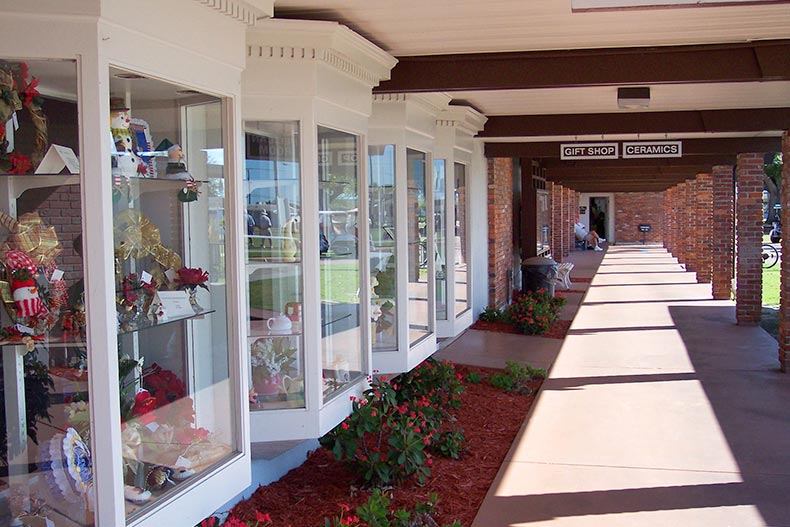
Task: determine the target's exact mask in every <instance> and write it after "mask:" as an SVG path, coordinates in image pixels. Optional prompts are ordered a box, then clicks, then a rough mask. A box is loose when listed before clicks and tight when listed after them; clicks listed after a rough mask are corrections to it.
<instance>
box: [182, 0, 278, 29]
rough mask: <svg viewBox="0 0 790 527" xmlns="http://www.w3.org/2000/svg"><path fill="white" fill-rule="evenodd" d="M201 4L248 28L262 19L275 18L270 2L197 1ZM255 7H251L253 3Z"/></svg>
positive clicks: (268, 0) (255, 0)
mask: <svg viewBox="0 0 790 527" xmlns="http://www.w3.org/2000/svg"><path fill="white" fill-rule="evenodd" d="M195 1H196V2H197V3H199V4H203V5H204V6H206V7H209V8H211V9H213V10H214V11H219V12H220V13H222V14H223V15H226V16H229V17H231V18H233V19H234V20H238V21H239V22H242V23H244V24H246V25H248V26H254V25H255V24H256V23H257V22H258V20H259V19H261V18H271V17H272V16H274V2H273V1H270V0H263V1H262V0H249V2H247V1H242V0H195ZM250 2H252V3H254V5H251V3H250Z"/></svg>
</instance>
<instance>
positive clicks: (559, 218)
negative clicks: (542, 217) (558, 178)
mask: <svg viewBox="0 0 790 527" xmlns="http://www.w3.org/2000/svg"><path fill="white" fill-rule="evenodd" d="M547 185H548V186H550V187H551V256H552V258H554V260H556V261H557V262H561V261H562V255H563V252H564V251H563V247H564V246H565V243H566V241H565V239H566V237H567V236H568V234H567V230H566V226H565V221H566V218H565V215H566V214H567V209H566V208H565V199H564V198H565V192H563V186H562V185H558V184H556V183H547Z"/></svg>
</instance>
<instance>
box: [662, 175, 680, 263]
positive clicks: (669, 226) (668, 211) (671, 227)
mask: <svg viewBox="0 0 790 527" xmlns="http://www.w3.org/2000/svg"><path fill="white" fill-rule="evenodd" d="M675 192H677V186H675V187H671V188H668V189H667V190H665V191H664V218H665V219H664V221H665V222H666V227H665V228H664V232H666V238H664V247H666V249H667V251H669V254H673V253H674V251H675V206H674V199H675Z"/></svg>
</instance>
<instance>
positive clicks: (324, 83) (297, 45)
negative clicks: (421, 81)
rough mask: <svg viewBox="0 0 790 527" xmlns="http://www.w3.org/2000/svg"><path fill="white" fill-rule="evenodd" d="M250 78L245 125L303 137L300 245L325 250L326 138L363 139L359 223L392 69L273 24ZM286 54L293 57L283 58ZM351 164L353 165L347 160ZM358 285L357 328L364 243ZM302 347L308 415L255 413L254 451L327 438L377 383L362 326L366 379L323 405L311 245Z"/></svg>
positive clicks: (363, 307)
mask: <svg viewBox="0 0 790 527" xmlns="http://www.w3.org/2000/svg"><path fill="white" fill-rule="evenodd" d="M247 44H248V56H247V68H246V69H245V71H244V74H243V84H242V93H243V119H244V122H245V123H246V122H259V121H266V122H296V123H298V129H299V131H300V132H299V133H300V149H299V150H300V165H301V182H302V183H301V210H302V218H301V221H300V225H301V227H300V229H301V236H302V240H320V237H321V230H320V228H319V211H320V207H321V205H320V200H319V190H318V188H319V162H320V161H319V158H318V157H319V156H318V150H319V140H318V135H319V128H323V129H331V130H335V131H338V132H342V133H346V134H350V135H352V136H355V137H356V138H357V147H356V148H357V151H356V154H357V155H356V161H355V162H356V167H357V172H356V174H357V178H358V186H357V192H358V199H359V210H358V212H357V214H358V216H359V217H364V218H366V217H367V201H366V199H365V196H367V165H366V162H365V159H366V156H365V155H364V153H365V152H366V151H367V143H368V141H367V133H368V117H369V115H370V113H371V101H372V94H371V93H372V88H373V86H374V85H376V84H378V82H379V81H381V80H384V79H387V78H389V71H390V69H391V68H392V67H393V66H394V64H395V59H393V58H392V57H391V56H389V55H388V54H387V53H385V52H384V51H382V50H381V49H379V48H378V47H376V46H374V45H372V44H371V43H369V42H367V41H366V40H364V39H363V38H362V37H360V36H358V35H356V34H355V33H353V32H352V31H350V30H349V29H347V28H345V27H343V26H340V25H338V24H334V23H328V22H315V21H296V20H270V21H266V22H265V23H262V24H260V25H259V26H258V27H256V28H254V29H252V30H250V31H249V32H248V37H247ZM281 49H288V50H289V52H288V53H286V54H283V53H280V51H279V50H281ZM343 162H344V163H349V162H353V161H351V158H350V157H348V156H347V159H346V158H344V161H343ZM357 229H358V232H357V239H358V240H366V239H367V236H368V228H367V224H366V222H365V223H357ZM357 247H358V259H359V266H360V270H361V278H360V284H359V290H358V298H359V305H360V310H359V311H360V312H359V319H360V320H366V319H367V318H368V317H369V316H370V315H369V308H368V305H369V301H370V292H369V290H368V288H366V287H362V286H361V285H362V284H363V283H367V282H368V281H369V261H368V250H369V249H368V246H367V244H365V243H358V245H357ZM301 256H302V277H303V278H302V279H303V281H304V282H303V289H302V290H303V295H304V296H303V299H302V306H301V317H302V338H303V343H304V357H305V364H304V372H305V379H304V381H305V382H304V390H305V404H304V407H303V408H281V409H268V410H259V411H255V410H253V411H251V413H250V423H251V437H252V441H253V442H254V443H256V442H264V441H273V440H298V439H308V438H315V437H319V436H321V435H323V434H324V433H326V432H327V431H329V430H331V429H332V428H333V427H335V426H336V425H337V424H339V423H340V422H341V421H342V420H343V419H344V418H345V417H346V416H347V415H348V414H349V413H350V412H351V408H352V406H351V400H350V397H352V396H355V397H359V396H360V395H361V393H362V391H363V390H364V389H365V388H366V387H367V380H366V376H368V375H371V374H372V373H373V371H372V369H373V367H372V365H371V357H370V345H369V338H370V337H369V332H370V324H360V342H359V346H360V350H361V352H362V357H361V358H362V364H363V365H364V371H362V372H361V373H362V375H361V376H359V377H358V378H357V379H356V380H355V381H353V382H351V383H349V384H348V385H346V386H345V387H344V388H343V389H341V390H340V391H339V392H338V393H337V394H336V395H334V396H333V397H332V398H331V399H329V400H324V397H323V391H324V390H323V381H322V377H323V358H322V346H323V343H322V331H321V326H322V314H321V311H322V310H321V296H320V292H321V278H320V265H321V263H320V262H321V248H320V244H319V243H304V244H303V246H302V248H301Z"/></svg>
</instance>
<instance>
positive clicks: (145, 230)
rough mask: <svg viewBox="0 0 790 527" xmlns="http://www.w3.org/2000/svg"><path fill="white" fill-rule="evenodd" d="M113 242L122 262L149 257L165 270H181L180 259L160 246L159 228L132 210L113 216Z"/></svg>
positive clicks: (170, 250) (144, 216)
mask: <svg viewBox="0 0 790 527" xmlns="http://www.w3.org/2000/svg"><path fill="white" fill-rule="evenodd" d="M115 242H116V244H117V249H116V252H117V253H118V255H119V256H120V258H121V259H122V260H128V259H129V257H130V256H134V257H135V258H142V257H145V256H148V255H151V256H152V257H153V258H154V260H155V261H156V262H157V263H159V264H161V265H162V267H164V268H165V269H180V268H181V257H180V256H179V255H178V254H177V253H176V252H175V251H173V250H172V249H168V248H167V247H165V246H164V245H162V238H161V236H160V233H159V227H157V226H156V224H154V223H153V222H152V221H151V220H150V219H148V217H147V216H146V215H145V214H142V213H141V212H139V211H136V210H134V209H124V210H122V211H121V212H119V213H118V214H116V215H115Z"/></svg>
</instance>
